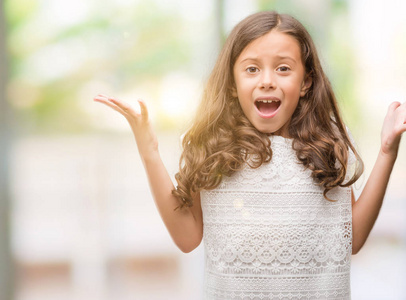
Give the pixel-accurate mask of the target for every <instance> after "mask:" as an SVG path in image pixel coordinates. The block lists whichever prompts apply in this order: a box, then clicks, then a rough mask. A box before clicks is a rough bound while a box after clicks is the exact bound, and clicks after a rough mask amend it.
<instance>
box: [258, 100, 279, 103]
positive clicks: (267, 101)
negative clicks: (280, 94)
mask: <svg viewBox="0 0 406 300" xmlns="http://www.w3.org/2000/svg"><path fill="white" fill-rule="evenodd" d="M258 102H262V103H272V102H277V101H276V100H258Z"/></svg>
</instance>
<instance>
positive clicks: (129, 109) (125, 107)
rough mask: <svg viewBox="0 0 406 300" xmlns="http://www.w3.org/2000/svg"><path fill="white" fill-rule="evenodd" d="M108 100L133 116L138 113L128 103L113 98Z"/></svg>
mask: <svg viewBox="0 0 406 300" xmlns="http://www.w3.org/2000/svg"><path fill="white" fill-rule="evenodd" d="M108 100H109V101H110V102H112V103H114V104H115V105H117V106H118V107H120V108H121V109H122V110H123V111H125V112H126V113H128V114H132V115H137V113H136V112H135V111H134V110H133V108H132V107H131V106H130V105H129V104H127V103H126V102H123V101H120V100H118V99H117V98H113V97H110V98H109V99H108Z"/></svg>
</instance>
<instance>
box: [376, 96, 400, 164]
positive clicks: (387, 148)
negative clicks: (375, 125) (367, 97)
mask: <svg viewBox="0 0 406 300" xmlns="http://www.w3.org/2000/svg"><path fill="white" fill-rule="evenodd" d="M405 131H406V102H405V103H403V104H400V103H399V102H393V103H392V104H391V105H390V106H389V108H388V112H387V114H386V117H385V120H384V122H383V126H382V132H381V151H382V153H383V154H388V155H392V156H394V157H396V155H397V152H398V149H399V143H400V138H401V137H402V133H403V132H405Z"/></svg>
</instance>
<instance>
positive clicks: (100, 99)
mask: <svg viewBox="0 0 406 300" xmlns="http://www.w3.org/2000/svg"><path fill="white" fill-rule="evenodd" d="M93 100H94V101H96V102H99V103H102V104H104V105H107V106H108V107H110V108H112V109H114V110H115V111H117V112H119V113H120V114H122V115H124V116H125V115H126V113H125V112H124V111H123V110H122V109H121V108H120V107H118V106H117V105H115V104H113V103H111V102H109V101H108V100H107V99H106V98H105V97H94V98H93Z"/></svg>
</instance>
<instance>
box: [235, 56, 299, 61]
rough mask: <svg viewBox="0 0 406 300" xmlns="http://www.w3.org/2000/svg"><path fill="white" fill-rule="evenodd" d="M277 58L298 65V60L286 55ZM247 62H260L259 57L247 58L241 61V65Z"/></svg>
mask: <svg viewBox="0 0 406 300" xmlns="http://www.w3.org/2000/svg"><path fill="white" fill-rule="evenodd" d="M276 57H277V58H278V59H280V60H284V59H287V60H290V61H292V62H293V63H296V60H295V59H294V58H292V57H290V56H286V55H276ZM247 60H253V61H257V60H258V57H257V56H255V57H247V58H244V59H243V60H242V61H240V63H243V62H245V61H247Z"/></svg>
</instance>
